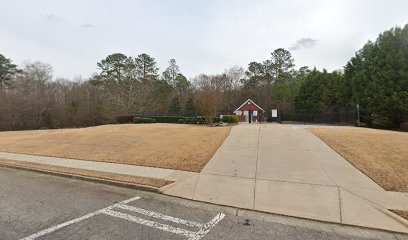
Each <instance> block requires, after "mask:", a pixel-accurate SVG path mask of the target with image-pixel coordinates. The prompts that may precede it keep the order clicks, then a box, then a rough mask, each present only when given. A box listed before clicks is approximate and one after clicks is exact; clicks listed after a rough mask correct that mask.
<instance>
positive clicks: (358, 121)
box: [356, 103, 360, 127]
mask: <svg viewBox="0 0 408 240" xmlns="http://www.w3.org/2000/svg"><path fill="white" fill-rule="evenodd" d="M356 108H357V127H360V104H358V103H357V104H356Z"/></svg>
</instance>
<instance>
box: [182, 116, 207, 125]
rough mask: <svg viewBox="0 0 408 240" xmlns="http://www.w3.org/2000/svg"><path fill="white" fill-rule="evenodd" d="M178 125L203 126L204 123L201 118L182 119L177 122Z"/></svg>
mask: <svg viewBox="0 0 408 240" xmlns="http://www.w3.org/2000/svg"><path fill="white" fill-rule="evenodd" d="M178 123H180V124H205V123H206V121H205V119H204V118H203V117H183V118H180V119H179V120H178Z"/></svg>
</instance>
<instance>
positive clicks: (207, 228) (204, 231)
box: [188, 213, 225, 240]
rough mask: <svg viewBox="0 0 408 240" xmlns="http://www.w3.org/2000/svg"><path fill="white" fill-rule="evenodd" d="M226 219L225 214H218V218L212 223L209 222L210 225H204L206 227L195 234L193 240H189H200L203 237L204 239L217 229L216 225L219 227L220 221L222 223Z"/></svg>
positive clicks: (191, 239)
mask: <svg viewBox="0 0 408 240" xmlns="http://www.w3.org/2000/svg"><path fill="white" fill-rule="evenodd" d="M224 217H225V214H223V213H218V214H217V216H215V217H214V218H213V219H211V221H209V222H208V223H206V224H204V227H203V228H201V229H200V230H199V231H198V232H196V233H195V236H194V237H192V238H189V239H188V240H199V239H201V238H202V237H204V236H205V235H206V234H207V233H209V232H210V231H211V229H212V228H213V227H215V225H217V223H218V222H219V221H221V220H222V219H223V218H224Z"/></svg>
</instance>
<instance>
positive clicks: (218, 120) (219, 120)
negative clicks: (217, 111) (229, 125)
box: [213, 117, 221, 123]
mask: <svg viewBox="0 0 408 240" xmlns="http://www.w3.org/2000/svg"><path fill="white" fill-rule="evenodd" d="M219 122H221V118H219V117H215V118H214V119H213V123H219Z"/></svg>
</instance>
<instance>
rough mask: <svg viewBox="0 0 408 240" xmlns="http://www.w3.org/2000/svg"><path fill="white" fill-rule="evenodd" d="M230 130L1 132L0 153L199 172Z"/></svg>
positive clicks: (136, 127) (161, 127)
mask: <svg viewBox="0 0 408 240" xmlns="http://www.w3.org/2000/svg"><path fill="white" fill-rule="evenodd" d="M229 132H230V127H207V126H198V125H187V124H120V125H119V124H118V125H104V126H97V127H89V128H77V129H56V130H33V131H14V132H11V131H10V132H0V151H6V152H15V153H25V154H34V155H41V156H53V157H63V158H74V159H83V160H92V161H102V162H113V163H124V164H132V165H139V166H151V167H160V168H170V169H178V170H185V171H200V170H201V169H202V168H203V167H204V166H205V164H206V163H207V162H208V160H210V158H211V157H212V156H213V155H214V153H215V151H216V150H217V149H218V148H219V146H220V145H221V144H222V143H223V141H224V140H225V138H226V137H227V136H228V134H229Z"/></svg>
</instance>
